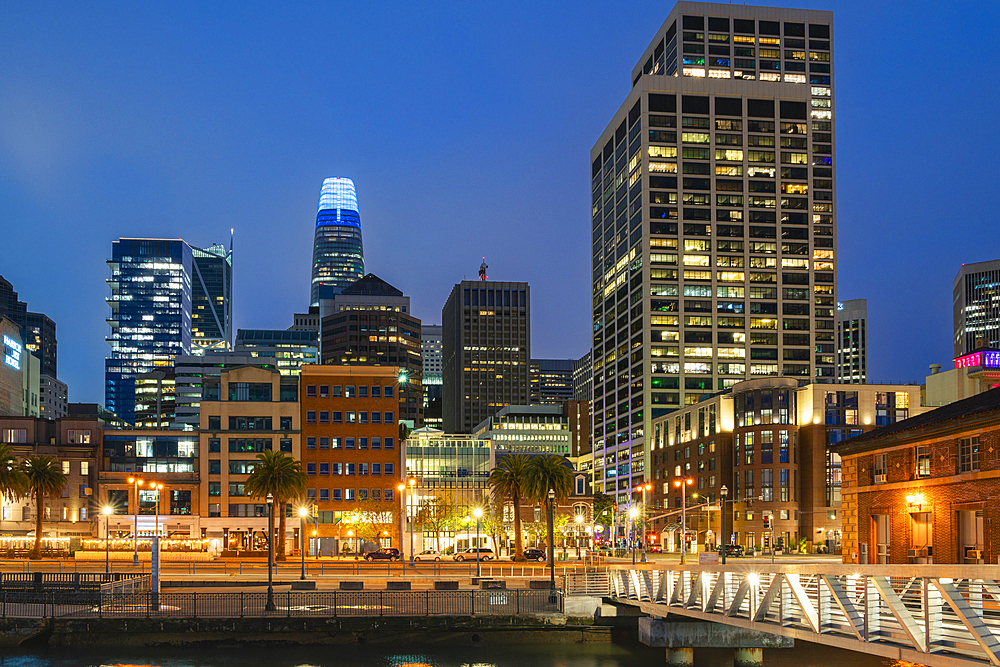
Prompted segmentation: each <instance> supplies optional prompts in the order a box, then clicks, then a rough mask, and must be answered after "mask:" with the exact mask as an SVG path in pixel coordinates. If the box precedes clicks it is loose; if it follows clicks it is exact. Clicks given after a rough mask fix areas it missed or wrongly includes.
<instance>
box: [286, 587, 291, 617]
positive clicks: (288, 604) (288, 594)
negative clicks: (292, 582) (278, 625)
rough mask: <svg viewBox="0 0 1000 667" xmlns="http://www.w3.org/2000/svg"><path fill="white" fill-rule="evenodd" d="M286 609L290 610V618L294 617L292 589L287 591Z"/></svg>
mask: <svg viewBox="0 0 1000 667" xmlns="http://www.w3.org/2000/svg"><path fill="white" fill-rule="evenodd" d="M285 609H286V611H287V612H288V614H287V616H288V618H291V617H292V591H291V589H289V590H288V592H287V593H285Z"/></svg>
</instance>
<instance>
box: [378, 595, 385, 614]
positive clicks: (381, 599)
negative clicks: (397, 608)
mask: <svg viewBox="0 0 1000 667" xmlns="http://www.w3.org/2000/svg"><path fill="white" fill-rule="evenodd" d="M378 615H379V616H384V615H385V592H384V591H379V592H378Z"/></svg>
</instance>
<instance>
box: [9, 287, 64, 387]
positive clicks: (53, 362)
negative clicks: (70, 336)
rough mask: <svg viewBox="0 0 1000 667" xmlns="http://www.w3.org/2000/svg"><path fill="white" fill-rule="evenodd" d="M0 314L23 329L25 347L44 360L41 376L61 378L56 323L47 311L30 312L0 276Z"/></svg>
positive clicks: (22, 337)
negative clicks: (58, 372)
mask: <svg viewBox="0 0 1000 667" xmlns="http://www.w3.org/2000/svg"><path fill="white" fill-rule="evenodd" d="M0 317H6V318H8V319H9V320H11V321H13V322H14V324H16V325H17V326H18V327H20V329H21V340H22V341H23V344H24V347H25V348H26V349H27V350H28V351H29V352H31V354H33V355H34V356H36V357H38V360H39V361H40V362H41V373H42V375H48V376H50V377H53V378H54V377H58V375H57V371H58V364H57V362H58V354H57V352H58V350H57V341H56V323H55V322H53V321H52V320H51V319H50V318H49V317H48V316H47V315H45V314H44V313H32V312H29V311H28V304H27V303H25V302H24V301H19V300H18V298H17V292H15V291H14V286H13V285H11V284H10V283H9V282H8V281H6V280H4V278H3V276H0Z"/></svg>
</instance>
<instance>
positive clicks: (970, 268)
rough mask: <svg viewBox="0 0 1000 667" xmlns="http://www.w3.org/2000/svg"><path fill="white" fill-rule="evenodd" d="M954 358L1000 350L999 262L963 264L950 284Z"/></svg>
mask: <svg viewBox="0 0 1000 667" xmlns="http://www.w3.org/2000/svg"><path fill="white" fill-rule="evenodd" d="M952 303H953V304H954V328H955V341H954V342H955V356H956V357H962V356H965V355H966V354H969V353H970V352H973V351H975V350H979V349H982V348H990V349H994V350H996V349H1000V259H994V260H990V261H988V262H975V263H973V264H963V265H962V268H961V269H959V271H958V275H957V276H955V280H954V282H953V283H952Z"/></svg>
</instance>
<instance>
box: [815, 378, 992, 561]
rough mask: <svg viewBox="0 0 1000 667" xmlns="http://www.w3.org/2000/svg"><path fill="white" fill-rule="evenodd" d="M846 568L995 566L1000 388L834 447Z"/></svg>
mask: <svg viewBox="0 0 1000 667" xmlns="http://www.w3.org/2000/svg"><path fill="white" fill-rule="evenodd" d="M833 450H834V451H835V452H837V453H838V454H839V455H840V457H841V461H842V465H843V475H844V487H843V513H844V522H843V531H844V553H843V556H844V558H843V559H844V562H845V563H858V562H861V561H862V559H863V558H864V557H865V555H866V554H865V552H866V551H867V561H868V562H869V563H971V564H975V563H996V562H997V557H998V556H1000V508H998V507H997V503H996V498H997V496H998V494H1000V389H992V390H990V391H987V392H985V393H982V394H979V395H977V396H973V397H971V398H967V399H965V400H962V401H958V402H957V403H952V404H950V405H947V406H944V407H941V408H938V409H936V410H933V411H931V412H928V413H925V414H922V415H919V416H916V417H911V418H910V419H906V420H904V421H901V422H899V423H896V424H893V425H891V426H887V427H885V428H880V429H877V430H875V431H872V432H871V433H868V434H865V435H863V436H860V437H857V438H854V439H852V440H848V441H845V442H842V443H840V444H838V445H836V446H835V447H834V448H833Z"/></svg>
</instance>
